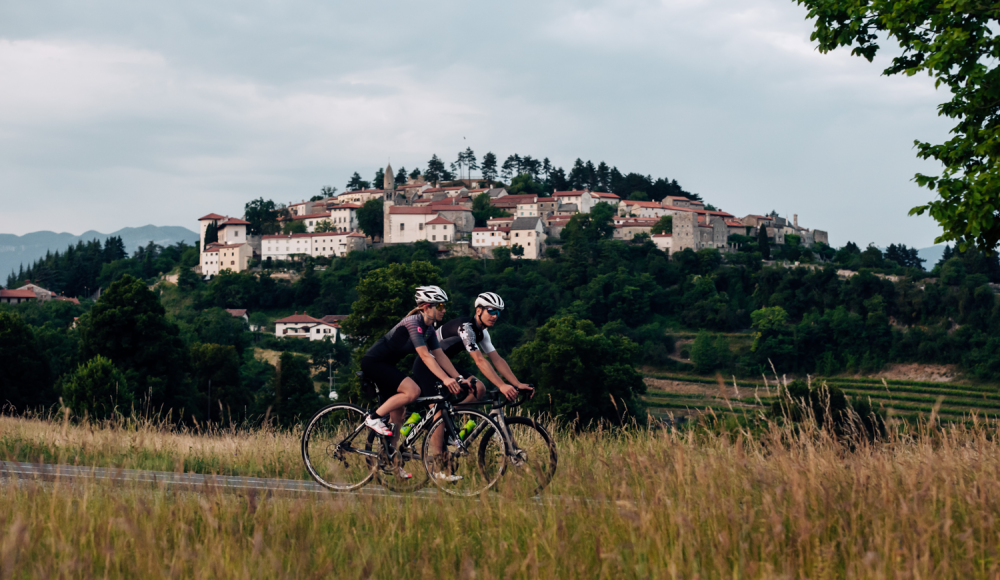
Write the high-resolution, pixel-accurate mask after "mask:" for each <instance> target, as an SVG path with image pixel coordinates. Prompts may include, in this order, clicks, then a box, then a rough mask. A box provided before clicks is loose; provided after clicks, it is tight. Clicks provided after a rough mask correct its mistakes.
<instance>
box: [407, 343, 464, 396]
mask: <svg viewBox="0 0 1000 580" xmlns="http://www.w3.org/2000/svg"><path fill="white" fill-rule="evenodd" d="M416 348H417V356H419V357H420V360H421V361H423V363H424V364H425V365H427V368H428V369H430V371H431V372H432V373H434V376H436V377H437V378H439V379H441V382H442V383H444V386H446V387H448V390H449V391H451V392H452V393H454V394H456V395H457V394H458V393H459V392H461V390H462V389H461V387H459V386H458V382H456V381H455V379H453V378H452V376H451V375H450V374H448V373H447V372H446V371H445V370H444V369H442V368H441V366H440V365H439V364H438V363H437V358H436V357H435V356H434V355H433V354H431V351H430V350H428V349H427V346H425V345H422V346H418V347H416ZM435 350H438V351H440V350H441V349H440V348H438V349H435ZM443 354H444V353H442V355H443ZM444 360H446V361H447V360H448V357H444ZM448 366H451V362H450V361H449V362H448ZM451 370H452V371H453V372H454V371H455V367H453V366H452V367H451ZM455 375H458V373H457V372H455Z"/></svg>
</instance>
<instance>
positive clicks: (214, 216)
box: [198, 213, 226, 222]
mask: <svg viewBox="0 0 1000 580" xmlns="http://www.w3.org/2000/svg"><path fill="white" fill-rule="evenodd" d="M224 219H226V216H224V215H219V214H217V213H210V214H208V215H207V216H205V217H200V218H198V221H200V222H203V221H205V220H224Z"/></svg>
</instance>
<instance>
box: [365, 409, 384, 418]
mask: <svg viewBox="0 0 1000 580" xmlns="http://www.w3.org/2000/svg"><path fill="white" fill-rule="evenodd" d="M386 415H388V413H386ZM368 416H369V417H371V418H372V419H384V418H385V415H379V414H378V410H377V409H376V410H375V411H372V412H371V413H368Z"/></svg>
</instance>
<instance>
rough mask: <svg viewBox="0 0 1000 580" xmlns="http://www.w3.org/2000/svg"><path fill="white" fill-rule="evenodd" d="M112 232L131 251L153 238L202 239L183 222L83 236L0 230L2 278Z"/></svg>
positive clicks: (159, 240) (164, 240)
mask: <svg viewBox="0 0 1000 580" xmlns="http://www.w3.org/2000/svg"><path fill="white" fill-rule="evenodd" d="M111 236H120V237H121V239H122V242H124V243H125V250H126V251H127V252H128V253H129V255H131V254H132V253H133V252H135V251H136V249H138V248H139V247H140V246H145V245H146V244H148V243H149V242H153V243H154V244H158V245H160V246H171V245H173V244H176V243H177V242H187V243H189V244H192V245H193V244H197V243H198V234H197V233H196V232H192V231H191V230H189V229H187V228H182V227H180V226H162V227H161V226H152V225H150V226H142V227H141V228H122V229H120V230H118V231H117V232H112V233H110V234H102V233H100V232H95V231H93V230H91V231H89V232H84V233H83V234H81V235H79V236H74V235H73V234H68V233H65V232H63V233H61V234H57V233H55V232H32V233H30V234H24V235H23V236H15V235H13V234H0V280H6V279H7V275H8V274H10V273H11V271H14V272H16V271H17V270H18V268H20V267H21V265H22V264H23V265H24V266H25V267H27V266H28V265H30V264H31V263H33V262H34V261H35V260H37V259H39V258H44V257H45V253H46V252H55V251H59V252H63V251H65V250H66V248H68V247H69V246H70V244H73V245H76V243H77V242H79V241H84V242H89V241H91V240H95V239H96V240H100V241H101V242H102V243H103V242H104V240H106V239H108V238H110V237H111Z"/></svg>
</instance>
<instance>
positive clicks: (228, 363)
mask: <svg viewBox="0 0 1000 580" xmlns="http://www.w3.org/2000/svg"><path fill="white" fill-rule="evenodd" d="M191 363H192V367H193V372H194V378H195V385H196V386H197V390H198V402H197V404H196V407H195V409H192V411H195V410H197V412H198V413H197V414H198V415H199V416H201V417H202V418H204V419H208V420H210V421H212V422H214V423H224V422H225V421H226V420H227V419H228V420H236V421H239V420H240V419H242V418H243V417H244V416H245V415H246V409H247V408H248V406H249V405H250V404H251V403H252V402H253V397H252V396H251V393H250V392H249V391H247V390H246V389H244V388H243V386H242V384H241V381H240V357H239V353H238V352H237V351H236V348H234V347H233V346H231V345H222V344H211V343H194V344H192V345H191ZM206 413H209V414H208V415H206Z"/></svg>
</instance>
